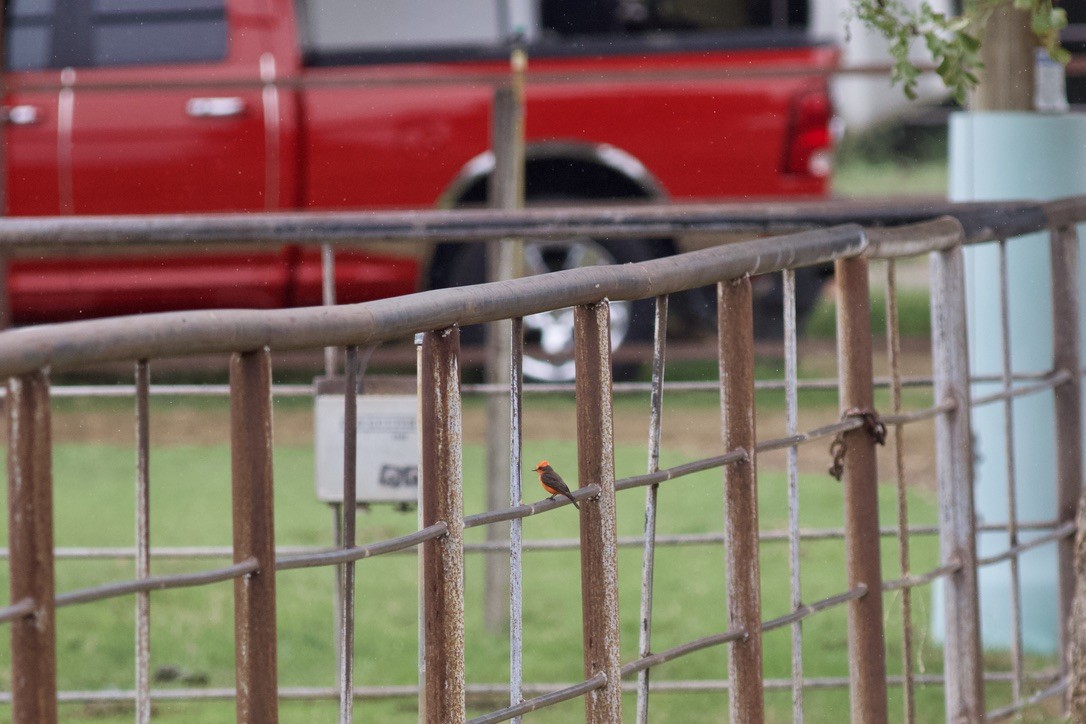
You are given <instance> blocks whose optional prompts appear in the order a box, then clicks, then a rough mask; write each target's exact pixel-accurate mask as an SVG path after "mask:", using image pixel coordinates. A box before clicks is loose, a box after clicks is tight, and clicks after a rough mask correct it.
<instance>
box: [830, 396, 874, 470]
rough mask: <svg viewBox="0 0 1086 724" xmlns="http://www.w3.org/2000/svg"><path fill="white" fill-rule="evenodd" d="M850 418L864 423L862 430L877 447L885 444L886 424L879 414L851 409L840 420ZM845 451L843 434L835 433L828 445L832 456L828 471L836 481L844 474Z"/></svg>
mask: <svg viewBox="0 0 1086 724" xmlns="http://www.w3.org/2000/svg"><path fill="white" fill-rule="evenodd" d="M850 417H859V418H861V419H862V420H863V422H864V424H863V429H864V430H866V431H867V434H868V435H870V436H871V438H872V439H873V440H874V441H875V442H877V443H878V444H879V445H885V444H886V423H884V422H883V421H882V420H881V419H879V413H878V412H877V411H876V410H873V409H870V408H869V409H860V408H858V407H852V408H849V409H848V410H845V413H844V414H843V415H841V420H842V421H843V420H847V419H848V418H850ZM847 449H848V446H847V445H845V433H844V432H839V433H837V436H836V437H835V438H833V442H831V443H830V455H831V456H833V464H832V465H830V470H829V473H830V475H832V476H833V477H834V479H836V480H840V479H841V477H842V476H844V474H845V451H846V450H847Z"/></svg>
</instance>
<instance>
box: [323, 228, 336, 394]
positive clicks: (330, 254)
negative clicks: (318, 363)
mask: <svg viewBox="0 0 1086 724" xmlns="http://www.w3.org/2000/svg"><path fill="white" fill-rule="evenodd" d="M335 303H336V249H335V247H334V246H332V245H331V244H321V304H323V305H324V306H326V307H331V306H335ZM335 373H336V348H335V347H325V348H324V374H325V376H326V377H331V376H333V375H334V374H335Z"/></svg>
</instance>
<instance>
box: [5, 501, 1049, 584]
mask: <svg viewBox="0 0 1086 724" xmlns="http://www.w3.org/2000/svg"><path fill="white" fill-rule="evenodd" d="M547 502H550V501H547ZM488 522H489V521H488ZM1059 525H1060V523H1059V522H1058V521H1028V522H1026V523H1019V524H1018V526H1017V528H1018V530H1019V531H1052V530H1055V529H1056V528H1057V527H1058V526H1059ZM1008 529H1009V526H1008V525H1006V524H1003V523H985V524H982V525H978V526H977V530H978V531H982V532H1006V531H1007V530H1008ZM907 532H908V534H909V535H910V536H929V535H936V534H938V533H939V529H938V528H937V527H936V526H933V525H918V526H910V527H909V528H908V529H907ZM420 534H421V532H415V533H410V534H408V535H409V536H414V535H420ZM897 534H898V529H897V528H889V527H888V528H881V529H880V530H879V535H880V536H882V537H884V538H893V537H896V536H897ZM798 535H799V537H800V538H801V539H802V540H809V541H825V540H836V539H839V538H843V537H844V535H845V532H844V529H843V528H801V529H799V531H798ZM390 540H400V539H399V538H397V539H390ZM724 540H725V536H724V533H722V532H718V533H681V534H673V535H667V534H661V535H657V536H656V544H657V545H660V546H687V545H708V544H714V543H723V542H724ZM759 540H761V541H762V542H763V543H780V542H784V541H787V540H788V532H787V531H784V530H769V531H762V532H761V533H759ZM388 542H389V541H375V543H374V544H373V545H381V544H384V543H388ZM644 543H645V540H644V538H643V537H642V536H621V537H619V538H618V545H619V546H621V547H642V546H643V545H644ZM580 544H581V543H580V540H579V539H576V538H547V539H527V540H525V541H524V549H525V550H531V551H551V550H572V549H575V548H578V547H580ZM368 545H369V544H368ZM361 547H366V546H361ZM410 548H411V547H409V546H405V547H403V548H401V549H397V550H396V551H394V552H397V553H410V552H411V550H410ZM508 549H509V544H508V543H506V544H502V543H495V542H482V541H480V542H468V543H465V544H464V551H465V552H468V553H485V552H494V551H502V550H508ZM341 550H342V549H339V548H328V547H327V546H281V547H279V548H277V549H276V552H277V555H278V556H279V561H278V562H277V563H276V570H284V569H289V568H297V567H303V566H294V565H290V564H289V563H288V564H287V565H286V566H284V565H283V564H284V562H285V560H284V559H293V558H300V557H302V556H306V557H308V556H310V555H314V554H324V553H330V552H337V553H338V552H339V551H341ZM383 552H388V551H383ZM232 555H233V549H232V548H229V547H227V546H188V547H169V548H165V547H163V548H152V549H151V557H152V558H156V559H191V558H229V557H231V556H232ZM7 557H8V550H7V548H0V560H4V559H6V558H7ZM135 557H136V549H135V548H57V549H56V558H57V559H58V560H84V559H87V560H117V559H127V558H135ZM371 557H372V556H371Z"/></svg>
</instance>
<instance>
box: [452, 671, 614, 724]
mask: <svg viewBox="0 0 1086 724" xmlns="http://www.w3.org/2000/svg"><path fill="white" fill-rule="evenodd" d="M606 684H607V675H606V674H604V673H603V672H602V671H601V672H599V673H598V674H596V675H595V676H593V677H592V678H591V679H588V680H587V681H583V682H581V683H580V684H574V685H573V686H567V687H565V688H564V689H559V690H557V691H552V692H550V693H549V694H543V695H541V696H537V697H535V698H534V699H528V700H527V701H523V702H521V703H519V704H516V705H514V706H509V707H506V708H504V709H499V710H497V711H492V712H490V713H489V714H486V715H484V716H480V717H476V718H474V719H469V720H468V724H493V722H500V721H507V720H509V719H512V718H513V717H517V716H520V715H521V714H528V713H530V712H533V711H538V710H539V709H544V708H546V707H548V706H554V705H555V704H561V703H562V702H563V701H569V700H570V699H576V698H577V697H578V696H583V695H585V694H587V693H588V692H590V691H595V690H596V689H600V688H602V687H603V686H604V685H606Z"/></svg>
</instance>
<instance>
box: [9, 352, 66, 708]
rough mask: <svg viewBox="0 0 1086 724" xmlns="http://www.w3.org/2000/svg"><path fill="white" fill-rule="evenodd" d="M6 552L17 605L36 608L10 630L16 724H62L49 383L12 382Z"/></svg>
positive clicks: (38, 377) (35, 375)
mask: <svg viewBox="0 0 1086 724" xmlns="http://www.w3.org/2000/svg"><path fill="white" fill-rule="evenodd" d="M7 410H8V546H9V554H8V555H9V558H8V561H9V566H10V567H11V581H10V585H11V602H12V603H17V602H19V601H23V600H27V599H29V600H30V601H32V602H33V604H34V610H33V613H32V614H31V615H29V616H24V617H22V618H18V619H15V620H13V621H12V622H11V671H12V679H11V702H12V713H11V716H12V721H13V722H16V724H50V723H52V722H56V720H57V660H56V608H55V607H54V605H53V597H54V594H55V590H56V584H55V579H54V575H53V472H52V442H51V440H50V422H49V379H48V377H46V375H45V373H44V372H32V373H30V374H27V375H23V376H21V377H12V378H10V379H9V380H8V389H7Z"/></svg>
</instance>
